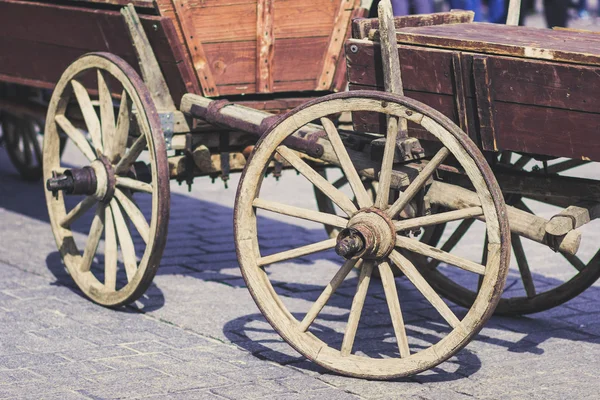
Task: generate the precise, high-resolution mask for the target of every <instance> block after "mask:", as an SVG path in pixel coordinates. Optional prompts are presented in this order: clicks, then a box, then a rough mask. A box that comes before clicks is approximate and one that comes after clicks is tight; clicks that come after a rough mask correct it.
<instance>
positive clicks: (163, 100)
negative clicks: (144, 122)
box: [121, 4, 176, 112]
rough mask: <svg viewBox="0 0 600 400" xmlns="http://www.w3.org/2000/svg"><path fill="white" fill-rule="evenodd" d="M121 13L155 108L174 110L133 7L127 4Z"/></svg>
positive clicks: (166, 87) (158, 67)
mask: <svg viewBox="0 0 600 400" xmlns="http://www.w3.org/2000/svg"><path fill="white" fill-rule="evenodd" d="M121 14H122V15H123V18H124V19H125V24H126V25H127V28H128V32H129V36H130V37H131V41H132V43H133V48H134V49H135V52H136V55H137V58H138V63H139V66H140V71H141V72H142V78H144V82H145V83H146V86H147V87H148V90H149V91H150V94H151V95H152V100H153V101H154V104H155V105H156V108H157V109H158V110H159V112H160V111H166V110H168V111H174V110H176V108H175V103H174V102H173V98H172V97H171V93H170V92H169V87H168V86H167V82H165V78H164V77H163V75H162V73H161V72H160V65H159V64H158V61H157V60H156V57H155V56H154V51H152V47H151V46H150V41H149V40H148V36H146V32H144V28H143V27H142V24H141V22H140V17H138V15H137V12H136V11H135V7H134V6H133V5H132V4H129V5H128V6H127V7H123V8H122V9H121Z"/></svg>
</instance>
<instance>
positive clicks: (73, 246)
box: [43, 53, 169, 306]
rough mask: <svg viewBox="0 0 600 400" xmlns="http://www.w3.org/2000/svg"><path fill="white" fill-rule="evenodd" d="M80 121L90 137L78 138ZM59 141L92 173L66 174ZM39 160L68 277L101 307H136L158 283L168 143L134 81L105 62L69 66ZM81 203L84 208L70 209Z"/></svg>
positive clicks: (115, 63)
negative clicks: (70, 146) (64, 138)
mask: <svg viewBox="0 0 600 400" xmlns="http://www.w3.org/2000/svg"><path fill="white" fill-rule="evenodd" d="M84 85H85V86H84ZM88 88H89V90H88ZM115 93H117V94H118V96H115V95H114V94H115ZM98 111H99V112H98ZM115 111H117V112H116V115H115ZM72 116H73V117H72ZM77 116H82V117H83V120H84V122H85V131H84V130H80V129H78V128H76V126H75V125H76V121H75V119H76V118H77ZM60 132H64V134H66V136H67V137H68V138H69V139H70V140H71V141H72V142H73V143H74V144H75V145H76V146H77V148H78V149H79V151H80V152H81V153H82V155H83V156H84V157H85V159H86V160H87V163H88V165H87V166H85V167H83V168H79V169H66V168H65V167H64V166H62V165H61V163H60V156H59V142H60ZM43 154H44V160H43V161H44V163H43V166H44V180H45V181H46V182H47V187H48V188H49V189H53V190H54V192H51V191H50V190H49V191H47V192H46V202H47V205H48V212H49V215H50V222H51V226H52V231H53V233H54V237H55V239H56V244H57V246H58V249H59V251H60V253H61V255H62V258H63V261H64V263H65V265H66V267H67V269H68V271H69V273H70V274H71V276H72V277H73V279H74V280H75V282H76V283H77V285H78V286H79V288H81V290H82V291H83V292H84V293H85V294H86V296H88V297H89V298H90V299H92V300H93V301H95V302H97V303H99V304H102V305H106V306H118V305H122V304H126V303H129V302H132V301H134V300H136V299H137V298H138V297H139V296H141V295H142V294H143V293H144V291H145V290H146V289H147V287H148V285H150V283H151V282H152V279H153V277H154V275H155V273H156V270H157V268H158V265H159V262H160V259H161V256H162V252H163V249H164V246H165V242H166V235H167V223H168V218H169V175H168V168H167V159H166V150H165V143H164V138H163V135H162V129H161V125H160V121H159V118H158V113H157V111H156V108H155V106H154V104H153V102H152V98H151V96H150V93H149V92H148V89H147V88H146V86H145V85H144V83H143V81H142V80H141V78H140V77H139V76H138V74H137V73H136V72H135V71H134V70H133V69H132V68H131V67H130V66H129V65H128V64H127V63H125V62H124V61H123V60H122V59H120V58H118V57H116V56H113V55H111V54H106V53H93V54H88V55H85V56H83V57H81V58H79V59H78V60H77V61H75V62H74V63H73V64H71V66H69V68H67V70H66V71H65V72H64V74H63V75H62V77H61V79H60V81H59V82H58V84H57V86H56V88H55V90H54V93H53V95H52V99H51V101H50V106H49V109H48V114H47V118H46V129H45V137H44V152H43ZM136 161H139V162H136ZM68 183H70V185H68ZM69 192H71V193H73V195H71V196H70V195H69V194H68V193H69ZM77 193H79V194H80V199H78V200H80V201H79V202H76V201H75V202H74V201H72V200H73V198H72V197H75V196H74V194H77ZM70 204H74V205H73V206H70ZM138 204H140V206H138ZM92 210H93V212H91V211H92ZM88 211H90V214H91V215H87V218H85V217H86V213H87V212H88ZM148 217H149V218H148ZM81 232H84V234H81ZM102 238H103V239H104V240H103V241H102ZM102 242H103V243H102ZM119 249H120V252H119ZM119 253H120V254H119Z"/></svg>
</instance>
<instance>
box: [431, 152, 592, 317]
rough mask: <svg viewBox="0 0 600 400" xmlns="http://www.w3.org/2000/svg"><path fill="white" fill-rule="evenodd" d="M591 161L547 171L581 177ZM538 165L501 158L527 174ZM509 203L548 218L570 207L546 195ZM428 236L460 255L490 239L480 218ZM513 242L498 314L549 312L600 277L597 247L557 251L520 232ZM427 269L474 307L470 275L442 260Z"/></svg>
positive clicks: (446, 292) (563, 163) (557, 164)
mask: <svg viewBox="0 0 600 400" xmlns="http://www.w3.org/2000/svg"><path fill="white" fill-rule="evenodd" d="M589 163H591V162H586V161H581V160H564V159H562V160H557V161H554V162H552V163H551V164H550V165H549V166H548V167H547V171H548V173H550V174H558V175H563V176H573V177H579V176H580V175H581V172H582V169H584V170H585V169H587V170H589V171H592V170H593V168H594V167H593V166H592V165H586V166H584V165H585V164H589ZM536 164H537V163H536V162H535V160H533V159H532V157H530V156H527V155H519V154H513V153H511V152H504V153H502V154H501V156H500V158H499V160H498V167H499V168H510V169H514V170H523V171H528V170H530V169H531V168H532V166H533V167H536ZM538 168H539V166H538ZM541 171H542V170H540V172H541ZM586 178H593V177H592V176H586ZM505 199H506V202H507V203H508V204H510V205H512V206H514V207H517V208H519V209H521V210H523V211H527V212H529V213H532V214H536V215H537V214H539V213H540V212H542V213H543V215H541V216H542V217H544V218H549V217H551V216H552V215H555V214H557V213H559V212H560V211H561V210H562V209H564V208H565V207H566V206H567V205H568V204H556V203H554V202H552V200H549V199H545V198H543V197H538V198H529V197H528V196H519V195H515V194H506V196H505ZM597 226H598V221H593V222H592V223H590V226H589V227H586V228H587V229H588V231H590V230H593V229H594V228H597ZM590 233H591V232H590ZM424 236H425V237H427V240H428V243H429V244H430V245H432V246H439V247H440V248H442V249H443V250H445V251H452V250H454V251H459V252H460V251H462V250H464V249H465V248H466V247H473V246H474V245H475V242H477V241H478V242H480V244H483V243H485V240H486V238H485V235H482V226H481V223H480V222H478V221H475V220H474V219H469V220H464V221H462V222H461V223H460V224H458V225H457V224H456V223H455V224H452V226H446V225H437V226H435V227H430V228H427V230H426V232H425V234H424ZM584 236H585V235H584ZM511 242H512V248H513V254H514V256H515V257H514V260H513V261H512V262H511V265H510V270H509V275H508V282H507V285H506V288H505V292H504V293H503V295H502V298H501V299H500V301H499V303H498V306H497V307H496V311H495V313H496V314H498V315H523V314H531V313H536V312H541V311H545V310H549V309H551V308H553V307H557V306H559V305H561V304H563V303H565V302H567V301H569V300H571V299H573V298H574V297H576V296H577V295H579V294H580V293H581V292H583V291H584V290H585V289H587V288H588V287H590V286H591V285H592V284H593V283H594V282H596V280H597V279H598V278H599V277H600V250H598V247H599V246H597V245H595V246H594V245H588V246H582V247H583V248H582V249H581V250H580V251H579V253H582V254H580V255H578V256H572V255H569V254H566V253H561V252H554V251H553V250H552V249H550V248H549V247H547V246H546V245H542V244H537V243H533V242H531V241H523V240H522V239H521V237H520V236H519V235H517V234H512V240H511ZM582 244H585V242H584V243H582ZM528 253H529V255H528ZM552 265H555V266H558V265H564V274H561V277H560V278H554V279H552V278H549V277H548V276H547V275H548V274H550V273H551V272H552V270H553V269H554V270H556V269H557V268H556V267H554V268H551V266H552ZM424 268H427V269H430V270H431V273H430V274H429V279H430V280H431V282H432V285H433V286H434V287H435V288H436V290H437V291H439V293H440V294H441V295H443V296H444V297H446V298H447V299H449V300H451V301H452V302H454V303H456V304H459V305H461V306H464V307H470V306H471V304H473V301H474V299H475V297H476V293H477V287H478V282H476V281H473V280H470V279H468V277H465V276H464V275H460V274H454V273H453V274H447V273H446V272H447V271H446V270H445V269H444V268H443V267H440V263H439V262H438V261H437V260H430V261H428V262H427V264H426V265H425V266H424ZM465 278H466V279H465Z"/></svg>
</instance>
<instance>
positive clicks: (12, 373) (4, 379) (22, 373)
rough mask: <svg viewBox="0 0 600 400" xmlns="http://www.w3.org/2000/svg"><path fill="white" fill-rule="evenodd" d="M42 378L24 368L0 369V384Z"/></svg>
mask: <svg viewBox="0 0 600 400" xmlns="http://www.w3.org/2000/svg"><path fill="white" fill-rule="evenodd" d="M43 379H44V378H43V377H41V376H40V375H38V374H35V373H33V372H31V371H28V370H26V369H15V370H6V371H0V385H6V384H12V383H26V382H34V381H41V380H43Z"/></svg>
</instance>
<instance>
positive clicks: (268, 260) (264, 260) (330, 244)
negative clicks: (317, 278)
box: [257, 238, 337, 267]
mask: <svg viewBox="0 0 600 400" xmlns="http://www.w3.org/2000/svg"><path fill="white" fill-rule="evenodd" d="M336 241H337V239H335V238H334V239H327V240H323V241H321V242H317V243H312V244H309V245H306V246H302V247H298V248H296V249H292V250H286V251H282V252H280V253H275V254H271V255H268V256H265V257H261V258H259V259H258V260H257V264H258V266H259V267H261V266H263V265H268V264H274V263H276V262H280V261H285V260H290V259H292V258H297V257H302V256H306V255H309V254H313V253H318V252H320V251H324V250H329V249H332V248H334V247H335V244H336Z"/></svg>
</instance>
